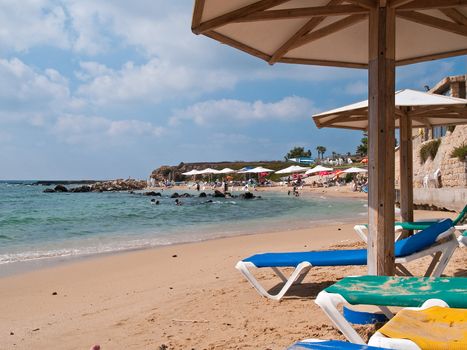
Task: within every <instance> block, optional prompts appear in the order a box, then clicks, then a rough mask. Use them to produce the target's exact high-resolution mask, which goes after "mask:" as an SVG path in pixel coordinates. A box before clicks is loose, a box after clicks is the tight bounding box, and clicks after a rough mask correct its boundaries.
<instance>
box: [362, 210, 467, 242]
mask: <svg viewBox="0 0 467 350" xmlns="http://www.w3.org/2000/svg"><path fill="white" fill-rule="evenodd" d="M465 219H467V205H466V206H465V207H464V209H462V210H461V212H460V213H459V214H458V215H457V217H456V218H455V219H453V221H452V222H453V226H456V225H459V224H461V223H462V222H463V221H464V220H465ZM441 220H442V219H437V220H433V219H428V220H420V221H413V222H395V223H394V229H395V237H394V238H395V240H396V241H398V240H399V239H400V238H401V234H402V230H405V231H421V230H424V229H426V228H428V227H430V226H431V225H433V224H435V223H437V222H439V221H441ZM354 230H355V232H356V233H357V235H358V236H359V237H360V238H361V239H362V240H363V241H364V242H368V236H367V232H368V225H366V224H359V225H355V226H354Z"/></svg>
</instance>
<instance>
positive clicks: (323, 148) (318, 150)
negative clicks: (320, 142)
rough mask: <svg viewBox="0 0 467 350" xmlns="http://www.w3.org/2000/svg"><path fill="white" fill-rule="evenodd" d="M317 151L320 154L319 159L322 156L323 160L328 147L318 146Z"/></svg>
mask: <svg viewBox="0 0 467 350" xmlns="http://www.w3.org/2000/svg"><path fill="white" fill-rule="evenodd" d="M316 151H317V152H318V159H319V158H320V155H321V159H323V158H324V152H326V147H324V146H317V147H316Z"/></svg>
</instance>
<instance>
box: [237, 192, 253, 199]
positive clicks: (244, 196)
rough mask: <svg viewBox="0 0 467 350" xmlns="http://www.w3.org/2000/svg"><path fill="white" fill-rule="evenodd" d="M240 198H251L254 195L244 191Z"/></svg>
mask: <svg viewBox="0 0 467 350" xmlns="http://www.w3.org/2000/svg"><path fill="white" fill-rule="evenodd" d="M240 197H241V198H243V199H253V198H255V195H254V194H253V193H251V192H245V193H243V194H241V195H240Z"/></svg>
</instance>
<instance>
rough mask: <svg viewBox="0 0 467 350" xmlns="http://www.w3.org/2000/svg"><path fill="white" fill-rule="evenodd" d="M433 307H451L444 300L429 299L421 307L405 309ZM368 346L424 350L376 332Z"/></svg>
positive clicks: (409, 342) (412, 343) (397, 349)
mask: <svg viewBox="0 0 467 350" xmlns="http://www.w3.org/2000/svg"><path fill="white" fill-rule="evenodd" d="M432 306H441V307H449V305H448V304H446V303H445V302H444V301H443V300H440V299H429V300H427V301H425V302H424V303H423V305H422V306H421V307H407V308H405V309H407V310H423V309H428V308H429V307H432ZM368 345H370V346H375V347H381V348H388V349H395V350H422V349H421V348H420V347H419V346H418V345H417V344H415V343H414V342H413V341H411V340H408V339H400V338H388V337H386V336H385V335H383V334H382V333H380V332H376V333H375V334H373V335H372V336H371V338H370V340H369V341H368Z"/></svg>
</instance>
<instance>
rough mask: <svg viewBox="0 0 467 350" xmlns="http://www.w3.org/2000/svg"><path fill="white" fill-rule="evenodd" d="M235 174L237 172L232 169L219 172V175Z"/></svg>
mask: <svg viewBox="0 0 467 350" xmlns="http://www.w3.org/2000/svg"><path fill="white" fill-rule="evenodd" d="M232 173H235V170H233V169H230V168H224V169H222V170H219V174H232Z"/></svg>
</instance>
